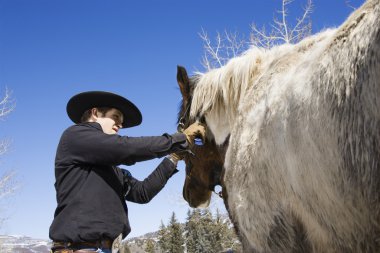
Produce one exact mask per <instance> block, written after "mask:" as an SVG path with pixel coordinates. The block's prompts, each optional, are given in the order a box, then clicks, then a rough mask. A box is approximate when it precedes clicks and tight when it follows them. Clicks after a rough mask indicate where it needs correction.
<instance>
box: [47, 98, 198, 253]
mask: <svg viewBox="0 0 380 253" xmlns="http://www.w3.org/2000/svg"><path fill="white" fill-rule="evenodd" d="M67 113H68V116H69V118H70V119H71V120H72V121H73V122H74V123H76V125H73V126H71V127H69V128H68V129H66V130H65V131H64V133H63V134H62V137H61V139H60V142H59V145H58V149H57V154H56V158H55V177H56V182H55V188H56V193H57V196H56V197H57V203H58V205H57V208H56V210H55V214H54V220H53V222H52V224H51V226H50V231H49V236H50V238H51V239H52V240H53V247H52V251H53V252H56V253H58V252H61V253H63V252H65V253H66V252H68V253H70V252H75V253H81V252H111V251H110V250H111V248H112V244H114V245H115V244H116V242H115V239H116V238H119V239H120V238H124V237H126V236H127V235H128V233H129V232H130V231H131V229H130V226H129V221H128V208H127V205H126V202H125V200H128V201H132V202H136V203H147V202H149V201H150V200H151V199H152V198H153V197H154V196H155V195H156V194H157V193H158V192H159V191H160V190H161V189H162V188H163V187H164V185H165V184H166V182H167V180H168V179H169V178H170V177H171V176H172V175H173V174H174V173H176V172H177V169H176V165H177V162H178V160H179V159H180V158H179V156H178V155H176V154H174V153H176V152H177V153H178V152H182V151H186V149H187V148H188V147H189V145H192V143H193V141H194V138H195V137H196V136H199V135H200V136H202V137H204V132H205V129H204V127H203V126H202V125H200V124H198V123H195V124H193V125H191V126H190V127H189V128H187V129H186V130H185V131H184V132H183V133H176V134H173V135H169V134H164V135H162V136H152V137H127V136H120V135H118V134H117V133H118V130H119V129H120V128H127V127H133V126H137V125H139V124H140V123H141V121H142V116H141V113H140V111H139V109H138V108H137V107H136V106H135V105H134V104H133V103H132V102H130V101H129V100H127V99H126V98H124V97H121V96H119V95H116V94H113V93H109V92H102V91H90V92H84V93H80V94H77V95H75V96H74V97H72V98H71V99H70V100H69V102H68V104H67ZM163 156H167V157H166V158H165V159H163V161H162V162H161V163H160V164H159V165H158V167H157V168H156V169H155V170H154V171H153V172H152V173H151V174H150V175H149V176H148V177H147V178H146V179H144V180H143V181H139V180H137V179H136V178H134V177H132V176H131V174H130V173H129V172H128V171H127V170H123V169H121V168H118V167H116V166H117V165H120V164H124V165H132V164H134V163H136V162H140V161H145V160H149V159H153V158H157V157H163ZM120 235H121V236H120Z"/></svg>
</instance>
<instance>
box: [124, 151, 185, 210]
mask: <svg viewBox="0 0 380 253" xmlns="http://www.w3.org/2000/svg"><path fill="white" fill-rule="evenodd" d="M176 172H178V170H177V169H176V166H175V165H174V164H173V162H171V161H170V160H169V159H167V158H165V159H164V160H163V161H162V162H161V163H160V164H159V165H158V167H157V168H156V169H155V170H154V171H153V172H152V173H151V174H150V175H149V176H148V177H147V178H145V179H144V180H143V181H139V180H137V179H136V178H134V177H132V176H130V177H127V178H125V183H126V184H129V187H128V186H127V185H126V187H128V188H129V191H128V193H127V195H126V196H125V199H126V200H128V201H131V202H135V203H140V204H143V203H148V202H149V201H150V200H151V199H153V197H154V196H156V195H157V193H159V192H160V191H161V190H162V188H164V186H165V184H166V182H167V181H168V180H169V178H170V177H171V176H172V175H174V174H175V173H176Z"/></svg>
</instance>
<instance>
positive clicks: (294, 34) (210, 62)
mask: <svg viewBox="0 0 380 253" xmlns="http://www.w3.org/2000/svg"><path fill="white" fill-rule="evenodd" d="M306 1H307V3H306V6H305V7H304V8H303V15H302V16H301V17H298V18H296V19H295V20H296V22H295V25H294V26H291V25H290V21H289V16H290V15H289V9H288V6H289V5H290V4H291V3H292V2H293V0H282V6H281V10H279V11H277V16H275V17H274V18H273V23H272V24H270V29H269V31H267V30H266V27H265V26H263V27H262V28H261V29H259V28H258V27H257V25H256V24H252V25H251V32H250V34H249V39H248V40H246V39H245V38H244V36H240V35H239V34H238V33H237V32H233V33H231V32H227V31H225V32H224V33H223V34H220V33H217V36H216V38H215V42H214V43H212V41H211V40H210V38H209V36H208V34H207V33H206V32H205V31H204V30H203V29H202V32H201V33H200V34H199V36H200V37H201V39H202V40H203V44H204V56H203V58H202V65H203V67H204V68H206V70H211V69H213V68H217V67H221V66H223V65H224V64H225V63H226V62H227V61H228V60H229V59H231V58H233V57H235V56H238V55H239V54H241V53H242V52H243V51H245V50H247V49H248V48H249V47H250V46H255V47H260V48H267V49H268V48H271V47H273V46H275V45H280V44H284V43H297V42H299V41H300V40H302V39H303V38H305V37H307V36H309V35H310V34H311V31H312V29H311V28H312V25H311V19H310V14H311V12H312V9H313V3H312V0H306Z"/></svg>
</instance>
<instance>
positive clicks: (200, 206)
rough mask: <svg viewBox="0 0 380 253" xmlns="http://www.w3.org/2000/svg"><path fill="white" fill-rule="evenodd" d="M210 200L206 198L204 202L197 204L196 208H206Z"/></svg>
mask: <svg viewBox="0 0 380 253" xmlns="http://www.w3.org/2000/svg"><path fill="white" fill-rule="evenodd" d="M210 200H211V199H209V200H207V201H206V202H203V203H201V204H199V205H198V206H197V207H196V208H207V207H208V206H209V205H210Z"/></svg>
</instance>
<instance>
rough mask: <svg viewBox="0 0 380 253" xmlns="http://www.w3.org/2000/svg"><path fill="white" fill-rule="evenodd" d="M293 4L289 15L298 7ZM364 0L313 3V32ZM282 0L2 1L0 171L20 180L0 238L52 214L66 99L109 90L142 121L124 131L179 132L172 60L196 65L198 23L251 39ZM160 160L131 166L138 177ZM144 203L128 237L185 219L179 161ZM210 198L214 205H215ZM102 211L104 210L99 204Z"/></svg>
mask: <svg viewBox="0 0 380 253" xmlns="http://www.w3.org/2000/svg"><path fill="white" fill-rule="evenodd" d="M305 2H306V1H305V0H295V1H294V2H293V3H292V4H291V5H290V6H289V10H290V16H292V17H295V16H297V15H299V13H300V11H302V9H301V6H303V5H305ZM346 2H349V4H350V5H351V6H354V7H358V6H360V5H361V4H362V3H363V0H351V1H345V0H318V1H315V3H314V11H313V13H312V15H311V19H312V22H313V32H317V31H320V30H321V29H323V28H327V27H332V26H339V25H340V24H341V23H342V22H343V21H344V20H345V19H346V18H347V16H348V15H349V13H351V12H352V10H353V9H352V8H351V7H348V5H347V4H346ZM280 7H281V1H280V0H261V1H253V0H251V1H245V0H235V1H226V0H207V1H204V0H203V1H201V0H192V1H181V0H176V1H174V0H173V1H169V0H165V1H164V0H162V1H157V0H156V1H154V0H151V1H146V0H140V1H129V0H110V1H104V0H0V97H1V96H2V95H3V94H4V90H5V87H8V88H9V89H10V90H12V92H13V97H14V99H15V101H16V103H17V105H16V109H15V110H14V112H13V113H12V114H10V115H9V116H8V117H6V119H5V120H1V121H0V139H4V138H10V139H11V140H12V145H11V149H10V151H9V152H8V153H7V154H6V155H4V156H2V157H0V173H3V172H4V171H5V170H9V169H13V170H15V171H17V180H18V182H19V184H20V185H21V187H20V189H19V190H18V192H17V193H16V194H15V195H13V197H12V199H9V200H7V201H2V202H1V206H0V216H2V217H7V218H8V219H7V221H6V223H5V224H3V225H2V227H1V228H0V234H17V235H26V236H31V237H35V238H41V239H47V238H48V230H49V226H50V223H51V221H52V219H53V213H54V210H55V206H56V202H55V191H54V156H55V151H56V146H57V144H58V141H59V138H60V135H61V133H62V131H63V130H64V129H66V128H67V127H68V126H70V125H71V124H72V123H71V122H70V120H69V118H68V117H67V116H66V111H65V108H66V103H67V101H68V99H69V98H70V97H71V96H73V95H74V94H76V93H79V92H82V91H88V90H106V91H111V92H115V93H118V94H121V95H123V96H125V97H127V98H128V99H130V100H131V101H133V102H134V103H135V104H136V105H137V106H138V107H139V108H140V110H141V112H142V114H143V123H142V124H141V125H140V126H138V127H135V128H132V129H128V130H122V131H121V133H120V134H122V135H130V136H143V135H161V134H162V133H164V132H168V133H173V132H175V131H176V124H175V122H176V114H177V108H178V105H179V103H180V100H181V96H180V93H179V90H178V88H177V83H176V66H177V65H183V66H185V67H186V68H187V70H188V72H189V73H190V74H191V73H193V72H194V71H197V70H203V68H202V65H201V58H202V55H203V43H202V40H201V39H200V37H199V35H198V34H199V32H201V30H202V28H203V29H204V30H205V31H207V32H208V33H209V35H210V37H211V38H213V37H214V36H215V33H216V32H217V31H219V32H223V31H224V30H228V31H238V32H239V33H241V34H246V35H248V33H249V30H250V24H251V23H253V22H254V23H256V24H257V25H258V26H259V27H261V26H262V25H268V24H269V23H270V22H271V20H272V18H273V16H274V14H275V12H276V10H278V9H280ZM160 161H161V159H155V160H152V161H148V162H144V163H139V164H136V165H134V166H132V167H128V169H129V170H130V171H131V173H132V174H133V175H134V176H135V177H137V178H139V179H143V178H145V177H146V176H147V175H148V174H149V173H150V172H151V171H152V170H153V169H154V168H155V167H156V166H157V165H158V163H159V162H160ZM179 168H180V172H179V173H177V174H176V175H175V176H174V177H173V178H172V179H171V180H170V181H169V182H168V184H167V186H166V188H165V189H164V190H163V191H162V192H160V194H159V195H158V196H157V197H156V198H155V199H154V200H152V201H151V202H150V203H148V204H146V205H136V204H132V203H128V206H129V209H130V211H129V213H130V222H131V225H132V233H131V234H130V235H129V237H133V236H138V235H142V234H144V233H147V232H151V231H155V230H157V229H158V227H159V225H160V223H161V220H162V221H164V223H167V222H168V220H169V217H170V215H171V213H172V212H173V211H174V212H175V213H176V215H177V217H178V218H179V220H180V221H184V220H185V218H186V213H187V210H188V207H187V205H186V203H185V202H184V201H182V186H183V181H184V178H185V175H184V166H183V164H181V165H180V166H179ZM222 206H223V204H222V203H221V201H219V200H215V201H214V204H213V207H214V208H215V207H222ZM104 208H107V207H104Z"/></svg>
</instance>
